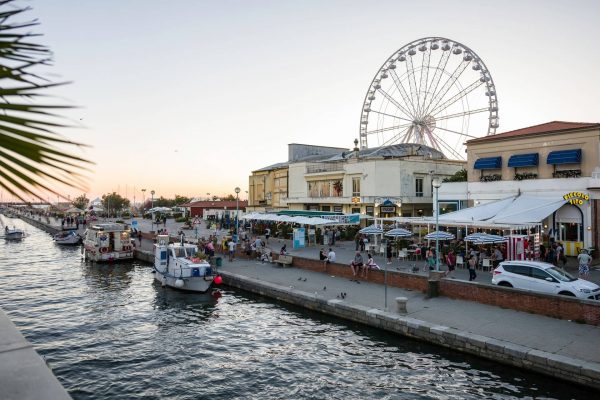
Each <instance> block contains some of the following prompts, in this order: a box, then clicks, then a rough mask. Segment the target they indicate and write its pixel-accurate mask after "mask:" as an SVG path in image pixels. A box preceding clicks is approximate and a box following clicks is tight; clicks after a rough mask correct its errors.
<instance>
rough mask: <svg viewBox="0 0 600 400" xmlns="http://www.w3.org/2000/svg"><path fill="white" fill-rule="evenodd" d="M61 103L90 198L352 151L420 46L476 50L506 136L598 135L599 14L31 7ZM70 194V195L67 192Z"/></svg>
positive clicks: (440, 4)
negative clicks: (319, 151) (385, 68)
mask: <svg viewBox="0 0 600 400" xmlns="http://www.w3.org/2000/svg"><path fill="white" fill-rule="evenodd" d="M23 4H28V5H31V7H32V8H33V11H31V12H30V13H29V16H30V17H32V18H33V17H35V18H38V19H39V20H40V22H41V25H40V26H38V27H37V31H38V32H41V33H43V34H44V36H43V37H42V38H40V42H42V43H44V44H46V45H48V46H49V47H50V48H51V49H52V50H53V52H54V54H55V56H54V60H55V64H54V66H53V67H52V68H51V70H50V71H48V72H51V73H53V74H57V75H58V77H57V78H56V79H58V80H61V79H62V80H68V81H72V82H73V83H72V84H70V85H68V86H64V87H62V88H60V89H59V90H58V91H56V92H55V93H56V94H58V95H59V96H61V98H63V99H64V100H66V101H67V102H68V103H69V104H72V105H78V106H81V108H80V109H78V110H76V111H75V112H73V113H69V116H70V117H71V118H72V119H74V120H81V122H82V123H83V124H84V125H85V127H86V129H81V130H76V131H73V130H70V131H65V132H64V133H65V134H66V135H68V136H69V137H70V138H72V139H75V140H79V141H82V142H84V143H88V144H90V145H92V146H93V148H92V149H89V150H87V151H86V152H85V155H86V156H87V157H89V158H91V159H92V160H94V161H95V162H96V166H95V172H94V174H93V175H92V176H91V180H90V181H91V183H90V191H89V192H88V197H95V196H97V195H101V194H102V193H106V192H108V191H112V190H114V191H117V190H119V191H120V193H121V194H122V195H125V188H126V186H127V191H128V192H127V194H128V196H129V197H130V198H132V197H133V188H134V186H135V188H136V191H137V194H136V198H137V199H138V200H139V199H141V196H142V195H141V192H140V189H141V188H146V189H147V190H148V191H147V192H146V193H149V191H150V189H154V190H155V191H156V193H157V194H156V196H157V197H158V196H160V195H163V196H167V197H168V196H173V195H174V194H175V193H177V194H182V195H188V196H197V195H206V193H211V194H217V195H221V194H228V193H233V188H234V187H236V186H239V187H241V188H242V197H244V191H245V190H247V186H248V175H249V174H250V172H251V171H252V170H254V169H258V168H261V167H264V166H267V165H269V164H272V163H276V162H281V161H285V160H286V159H287V144H288V143H294V142H295V143H309V144H319V145H326V146H336V147H349V148H350V147H352V146H353V143H352V142H353V140H354V139H355V138H357V137H358V129H359V118H360V111H361V108H362V102H363V99H364V96H365V92H366V91H367V89H368V86H369V84H370V82H371V79H372V78H373V76H374V74H375V73H376V72H377V71H378V69H379V67H380V66H381V64H382V63H383V62H384V61H385V60H386V59H387V58H388V57H389V56H390V55H391V54H392V53H393V52H394V51H396V50H397V49H398V48H400V47H402V46H403V45H404V44H406V43H408V42H410V41H413V40H415V39H418V38H421V37H427V36H443V37H447V38H449V39H453V40H456V41H459V42H461V43H463V44H465V45H467V46H469V47H470V48H471V49H473V50H474V51H475V52H476V53H477V54H478V55H479V56H480V57H481V58H482V59H483V61H484V62H485V64H486V65H487V67H488V69H489V70H490V72H491V74H492V77H493V79H494V81H495V84H496V88H497V93H498V101H499V115H500V128H499V130H498V131H499V132H503V131H507V130H512V129H516V128H520V127H524V126H528V125H533V124H537V123H542V122H547V121H551V120H567V121H585V122H600V107H599V102H598V93H600V80H599V79H598V74H597V70H598V67H599V66H600V46H598V43H597V42H598V38H600V24H598V23H597V18H598V15H600V2H595V1H524V0H519V1H482V0H478V1H415V0H413V1H401V0H396V1H299V0H298V1H281V0H279V1H192V0H187V1H186V0H170V1H166V0H164V1H152V0H139V1H134V0H118V1H117V0H114V1H109V0H103V1H99V0H97V1H92V0H52V1H50V0H31V1H27V2H23ZM70 194H71V196H74V195H77V194H79V193H77V192H76V191H72V192H70Z"/></svg>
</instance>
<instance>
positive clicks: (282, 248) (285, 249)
mask: <svg viewBox="0 0 600 400" xmlns="http://www.w3.org/2000/svg"><path fill="white" fill-rule="evenodd" d="M286 254H287V245H286V244H284V245H283V246H281V250H279V255H281V256H285V255H286Z"/></svg>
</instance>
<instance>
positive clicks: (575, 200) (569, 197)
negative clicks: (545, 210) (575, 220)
mask: <svg viewBox="0 0 600 400" xmlns="http://www.w3.org/2000/svg"><path fill="white" fill-rule="evenodd" d="M563 199H565V200H566V201H568V202H569V203H570V204H575V205H578V206H580V205H583V202H584V201H589V200H590V196H589V195H587V194H585V193H582V192H570V193H567V194H565V195H564V196H563Z"/></svg>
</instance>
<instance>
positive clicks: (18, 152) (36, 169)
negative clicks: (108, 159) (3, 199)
mask: <svg viewBox="0 0 600 400" xmlns="http://www.w3.org/2000/svg"><path fill="white" fill-rule="evenodd" d="M12 3H13V0H0V188H3V189H4V190H6V191H7V192H9V193H10V194H12V195H14V196H16V197H18V198H20V199H21V200H24V201H25V198H31V197H32V196H33V197H37V198H38V199H43V197H42V195H43V194H44V193H43V192H47V193H48V192H49V193H53V194H56V195H60V193H59V192H58V189H57V188H56V185H58V186H61V185H64V186H68V187H74V188H77V189H80V190H84V191H85V190H86V184H87V178H86V176H85V172H86V171H89V169H88V168H87V165H90V164H92V163H91V162H90V161H88V160H86V159H85V158H84V157H81V156H79V155H76V154H73V153H71V152H68V151H65V150H64V148H63V147H64V146H72V147H75V148H82V147H83V146H84V145H82V144H80V143H76V142H72V141H71V140H69V139H67V138H65V137H63V136H61V135H59V134H58V133H57V131H56V130H57V129H61V128H66V127H68V126H69V125H68V124H67V123H66V122H65V120H64V118H61V117H60V116H59V115H57V114H56V112H57V111H60V110H63V109H67V108H71V107H70V106H65V105H57V104H51V103H48V102H46V103H43V104H42V103H40V104H38V103H36V102H34V100H35V99H37V98H39V97H47V96H46V95H45V94H44V93H43V91H44V90H46V89H50V88H54V87H56V86H59V85H63V84H64V83H52V82H48V81H47V80H46V79H44V78H42V77H40V76H39V75H37V74H35V73H33V72H32V70H33V69H35V70H36V71H37V70H39V69H40V67H43V66H46V65H49V63H50V56H51V52H50V50H49V49H48V48H47V47H46V46H44V45H41V44H38V43H35V42H33V41H32V39H34V38H36V37H37V36H39V35H38V34H34V33H31V32H27V31H25V29H27V28H30V27H34V26H37V25H38V22H37V21H27V22H15V21H13V19H15V18H18V17H21V15H22V14H23V13H24V12H27V11H29V8H19V7H17V6H15V5H14V4H12Z"/></svg>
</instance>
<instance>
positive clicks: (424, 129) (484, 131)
mask: <svg viewBox="0 0 600 400" xmlns="http://www.w3.org/2000/svg"><path fill="white" fill-rule="evenodd" d="M498 126H499V119H498V99H497V97H496V88H495V86H494V81H493V80H492V76H491V74H490V72H489V70H488V69H487V68H486V66H485V64H484V62H483V60H482V59H481V58H480V57H479V56H478V55H477V54H475V52H474V51H473V50H471V49H470V48H468V47H467V46H465V45H463V44H461V43H458V42H456V41H454V40H450V39H445V38H442V37H427V38H423V39H419V40H415V41H413V42H411V43H409V44H407V45H405V46H403V47H402V48H400V49H399V50H397V51H396V52H395V53H394V54H392V56H391V57H390V58H388V59H387V60H386V61H385V63H383V65H382V67H381V68H380V69H379V71H377V73H376V74H375V77H374V78H373V81H372V82H371V85H370V86H369V90H368V91H367V94H366V96H365V100H364V103H363V107H362V112H361V116H360V146H361V148H362V149H364V148H368V147H369V146H371V147H379V146H387V145H392V144H399V143H418V144H424V145H427V146H430V147H433V148H435V149H437V150H439V151H441V152H442V153H444V154H445V155H446V156H447V157H448V158H452V159H465V156H464V154H465V153H464V142H466V141H467V140H469V139H472V138H477V137H481V136H485V135H493V134H495V133H496V129H497V128H498Z"/></svg>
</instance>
